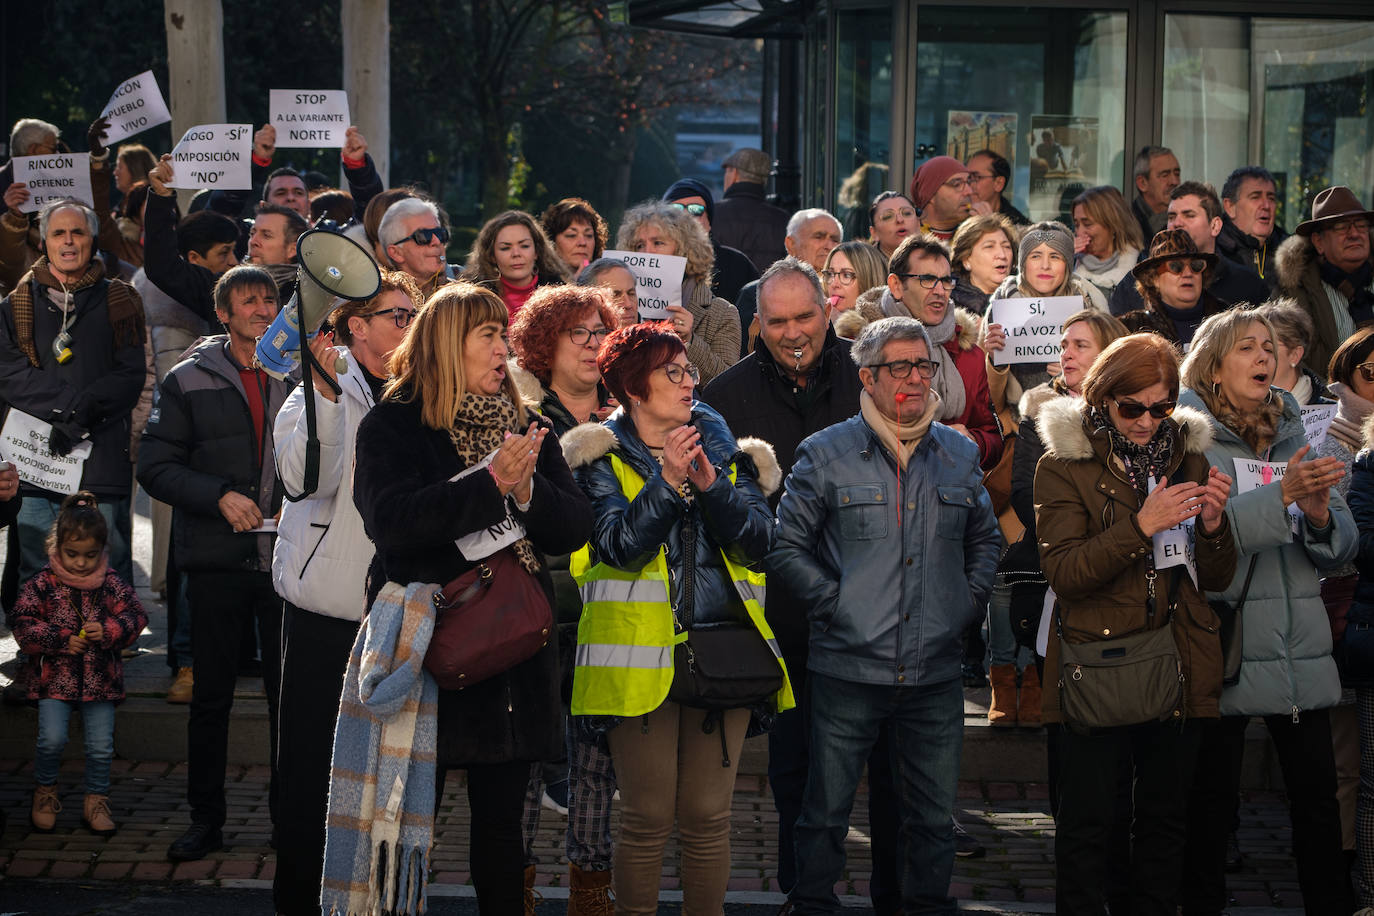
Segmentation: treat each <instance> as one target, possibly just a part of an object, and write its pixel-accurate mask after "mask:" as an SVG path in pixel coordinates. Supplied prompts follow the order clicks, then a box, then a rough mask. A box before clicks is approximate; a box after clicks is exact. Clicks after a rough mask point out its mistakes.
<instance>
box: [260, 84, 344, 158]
mask: <svg viewBox="0 0 1374 916" xmlns="http://www.w3.org/2000/svg"><path fill="white" fill-rule="evenodd" d="M269 95H270V96H271V98H270V103H269V107H270V110H271V116H270V117H269V118H268V121H267V123H269V124H271V125H272V126H273V127H275V128H276V129H277V146H282V147H287V146H304V147H310V148H312V149H317V148H321V147H329V146H340V147H341V146H343V145H344V132H345V131H347V130H348V93H347V92H345V91H344V90H342V89H273V90H272V91H271V92H270V93H269Z"/></svg>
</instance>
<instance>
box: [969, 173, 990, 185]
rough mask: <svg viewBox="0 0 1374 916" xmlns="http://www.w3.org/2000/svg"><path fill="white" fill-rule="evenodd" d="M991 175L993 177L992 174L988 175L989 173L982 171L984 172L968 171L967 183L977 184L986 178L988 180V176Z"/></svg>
mask: <svg viewBox="0 0 1374 916" xmlns="http://www.w3.org/2000/svg"><path fill="white" fill-rule="evenodd" d="M991 177H993V176H992V175H990V174H986V173H984V172H969V173H968V183H969V184H978V183H980V182H984V181H987V180H988V179H989V178H991Z"/></svg>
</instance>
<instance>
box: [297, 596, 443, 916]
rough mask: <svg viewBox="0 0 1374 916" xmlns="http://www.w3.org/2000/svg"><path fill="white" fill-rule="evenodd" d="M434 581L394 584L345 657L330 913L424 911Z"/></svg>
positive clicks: (434, 700)
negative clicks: (427, 667) (428, 657)
mask: <svg viewBox="0 0 1374 916" xmlns="http://www.w3.org/2000/svg"><path fill="white" fill-rule="evenodd" d="M438 589H439V587H438V586H437V585H427V584H425V583H422V582H412V583H411V584H410V585H408V586H403V585H398V584H397V583H395V582H388V583H387V584H386V586H385V587H384V588H383V589H382V591H381V593H380V594H378V596H377V600H376V601H375V602H374V603H373V605H372V610H371V612H370V613H369V614H368V616H367V620H366V622H365V623H364V625H363V627H362V629H361V630H359V632H358V638H357V640H356V641H355V642H354V643H353V654H352V655H351V656H350V657H349V660H348V671H347V673H346V674H345V676H344V687H343V696H342V698H341V700H340V701H339V722H338V725H337V726H336V727H335V730H334V760H333V764H332V767H331V771H330V778H329V814H328V817H327V818H326V819H325V844H324V877H323V883H322V887H321V890H320V904H321V906H322V907H323V912H324V913H325V914H328V916H335V914H338V916H381V914H382V913H388V914H394V916H414V914H418V913H422V912H424V910H425V882H426V880H427V878H428V875H429V852H430V847H431V846H432V844H433V840H434V760H435V753H436V748H437V741H436V738H437V724H436V712H437V710H438V702H439V689H438V687H436V686H435V684H434V678H432V677H430V676H429V674H428V673H426V672H425V671H424V669H423V667H422V663H423V661H424V658H425V650H426V649H427V648H428V647H429V638H430V636H431V634H433V632H434V593H435V592H436V591H438Z"/></svg>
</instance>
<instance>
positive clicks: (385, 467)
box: [353, 400, 592, 767]
mask: <svg viewBox="0 0 1374 916" xmlns="http://www.w3.org/2000/svg"><path fill="white" fill-rule="evenodd" d="M540 422H541V425H543V426H548V425H549V424H548V421H546V420H541V421H540ZM354 454H355V456H356V457H355V464H354V470H353V502H354V505H356V506H357V507H358V513H359V514H360V515H361V516H362V518H363V528H364V530H365V531H366V532H367V536H368V537H369V538H371V539H372V542H373V543H374V544H376V545H377V555H376V556H375V557H374V558H373V560H372V565H371V567H370V568H369V571H368V595H367V603H368V606H369V607H371V605H372V602H373V600H375V598H376V597H377V593H378V592H379V591H381V589H382V586H383V585H385V584H386V583H387V582H388V581H391V582H407V583H408V582H434V583H438V584H441V585H442V584H444V583H446V582H449V581H450V580H452V579H454V578H456V577H458V576H460V575H462V574H463V573H464V572H466V571H467V570H469V569H471V568H472V566H473V565H474V564H473V563H472V562H471V561H469V560H467V559H465V558H464V557H463V555H462V554H461V553H459V552H458V547H457V545H456V544H455V543H454V542H455V540H456V539H457V538H459V537H462V536H463V535H465V534H468V533H470V532H473V531H477V530H479V529H482V528H485V527H487V526H489V525H497V524H500V523H501V522H502V521H503V520H504V519H505V518H506V511H507V510H506V506H507V503H506V500H505V499H504V498H503V497H502V496H501V493H500V491H499V490H498V489H497V488H496V483H495V481H493V480H492V478H491V475H489V474H473V475H471V476H468V477H465V478H463V479H462V480H458V481H454V480H452V479H451V478H452V477H453V476H454V475H456V474H458V473H459V472H460V471H462V470H464V469H465V468H464V464H463V461H462V459H460V458H459V457H458V453H457V452H456V451H455V450H454V447H453V443H452V442H451V441H450V440H449V437H448V434H447V433H445V432H442V431H440V430H435V429H430V428H429V427H427V426H425V425H424V424H423V423H422V422H421V420H420V405H419V403H418V402H412V403H409V404H406V403H401V402H399V401H394V400H388V401H382V402H381V403H379V404H378V405H377V406H376V407H373V408H372V410H370V411H368V414H367V416H366V417H364V418H363V421H362V423H361V424H360V425H359V426H358V445H357V449H356V451H355V453H354ZM515 514H516V516H517V517H518V518H519V519H520V521H521V522H522V523H523V524H524V525H525V530H526V533H527V535H528V537H529V539H530V542H531V543H532V544H534V546H535V548H536V549H537V550H539V551H541V552H542V553H545V554H555V553H570V552H572V551H573V550H576V549H577V548H578V547H580V546H581V545H582V544H583V543H585V542H586V540H587V535H588V534H589V533H590V531H591V524H592V515H591V506H590V505H589V504H588V503H587V497H586V496H584V495H583V494H582V491H581V490H579V489H578V487H577V485H576V484H575V483H574V482H573V478H572V474H571V473H569V471H568V466H567V464H566V463H565V462H564V460H563V453H562V452H561V451H560V450H559V448H558V443H557V442H556V441H555V440H554V439H553V438H552V437H550V438H548V439H546V440H545V441H544V445H543V447H542V448H541V449H540V451H539V463H538V465H537V466H536V468H535V475H534V489H533V494H532V496H531V499H530V509H529V511H528V512H524V513H521V512H519V510H515ZM539 580H540V584H541V585H543V587H544V590H545V592H546V593H547V594H548V596H549V602H550V604H551V605H552V602H553V585H552V583H551V582H550V580H549V574H548V572H547V570H545V569H541V570H540V572H539ZM558 680H559V677H558V641H557V639H550V640H549V642H548V643H547V644H546V645H545V646H544V648H543V649H541V650H540V651H539V652H538V653H537V654H536V655H535V656H534V657H533V658H531V659H529V660H528V661H524V662H521V663H520V664H519V665H516V666H515V667H514V668H512V669H510V670H509V671H506V672H504V673H502V674H498V675H497V676H496V677H493V678H490V679H488V680H486V681H483V682H482V683H480V684H474V685H473V686H472V687H468V688H466V689H465V690H440V691H439V716H438V718H439V746H438V758H439V764H440V765H441V766H446V767H459V766H464V765H470V764H488V763H508V762H511V761H519V760H531V761H533V760H551V759H556V758H557V756H558V755H559V753H560V752H561V750H562V747H563V732H562V719H561V718H560V715H559V709H560V706H559V698H558Z"/></svg>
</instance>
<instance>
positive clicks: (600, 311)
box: [510, 286, 616, 438]
mask: <svg viewBox="0 0 1374 916" xmlns="http://www.w3.org/2000/svg"><path fill="white" fill-rule="evenodd" d="M606 303H607V296H606V293H605V292H604V291H603V290H601V289H598V288H596V287H590V286H550V287H546V288H544V289H541V290H539V291H537V292H536V293H535V294H534V295H533V296H531V297H530V301H529V302H527V303H525V307H524V308H523V309H521V310H520V314H519V315H516V316H515V321H514V322H513V323H512V324H511V329H510V339H511V347H512V348H513V349H514V350H515V354H516V356H518V357H519V358H520V369H521V370H523V372H517V373H516V374H515V381H516V384H517V385H519V386H520V389H521V394H522V395H524V396H525V397H526V398H527V399H528V400H532V401H535V402H537V403H538V404H539V412H540V413H542V414H543V415H544V416H546V417H548V418H549V420H550V421H552V423H553V433H554V435H555V436H557V437H560V438H561V437H562V436H563V434H564V433H566V432H567V431H568V430H570V429H572V428H573V427H574V426H577V425H578V424H580V423H587V422H589V421H592V422H599V421H601V420H604V419H606V417H607V416H608V415H609V414H610V412H611V411H612V410H613V409H615V406H616V402H615V398H613V397H611V393H610V391H608V390H607V388H606V386H605V385H604V384H602V382H601V370H600V369H599V368H597V365H596V354H597V352H598V351H599V350H600V349H601V342H602V341H604V340H605V339H606V335H608V334H610V333H611V331H612V330H613V329H614V328H615V326H616V316H615V313H614V312H612V311H611V307H610V306H609V305H607V304H606ZM531 380H532V381H535V382H537V383H538V385H539V390H538V391H534V390H532V389H533V388H534V386H533V385H532V384H530V382H531Z"/></svg>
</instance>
